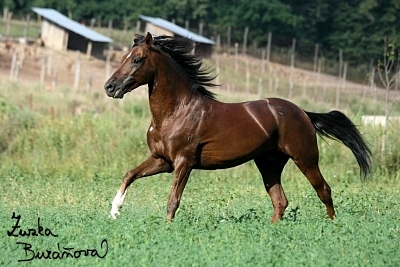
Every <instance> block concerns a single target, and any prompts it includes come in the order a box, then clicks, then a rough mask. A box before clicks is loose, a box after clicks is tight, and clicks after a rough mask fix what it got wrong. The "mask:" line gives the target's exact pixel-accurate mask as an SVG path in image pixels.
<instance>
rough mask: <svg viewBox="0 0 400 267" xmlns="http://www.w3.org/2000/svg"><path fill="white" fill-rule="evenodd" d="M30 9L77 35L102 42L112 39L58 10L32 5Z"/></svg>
mask: <svg viewBox="0 0 400 267" xmlns="http://www.w3.org/2000/svg"><path fill="white" fill-rule="evenodd" d="M32 10H33V11H34V12H36V13H37V14H39V15H40V16H42V17H44V18H46V19H48V20H50V21H52V22H53V23H55V24H57V25H59V26H60V27H62V28H65V29H67V30H70V31H72V32H74V33H76V34H78V35H81V36H83V37H85V38H86V39H89V40H91V41H93V42H103V43H111V42H113V40H112V39H111V38H108V37H107V36H104V35H102V34H100V33H98V32H96V31H94V30H92V29H90V28H88V27H86V26H84V25H82V24H80V23H78V22H76V21H74V20H72V19H70V18H68V17H66V16H64V15H63V14H61V13H60V12H58V11H56V10H54V9H50V8H38V7H32Z"/></svg>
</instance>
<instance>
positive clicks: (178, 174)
mask: <svg viewBox="0 0 400 267" xmlns="http://www.w3.org/2000/svg"><path fill="white" fill-rule="evenodd" d="M191 171H192V168H191V166H189V164H188V162H187V161H186V159H181V160H179V161H176V162H175V173H174V181H173V183H172V188H171V193H170V195H169V199H168V205H167V220H172V219H173V218H174V217H175V213H176V210H177V209H178V207H179V203H180V201H181V197H182V193H183V190H184V189H185V186H186V183H187V180H188V179H189V175H190V172H191Z"/></svg>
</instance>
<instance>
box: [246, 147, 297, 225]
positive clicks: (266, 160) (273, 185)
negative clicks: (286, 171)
mask: <svg viewBox="0 0 400 267" xmlns="http://www.w3.org/2000/svg"><path fill="white" fill-rule="evenodd" d="M288 159H289V157H288V156H287V155H285V154H283V153H282V152H280V151H277V150H274V151H267V152H266V153H263V154H261V155H260V156H258V157H257V158H255V159H254V162H255V163H256V165H257V168H258V170H259V171H260V173H261V175H262V178H263V182H264V186H265V189H266V190H267V192H268V194H269V196H270V197H271V201H272V205H273V207H274V215H273V216H272V219H271V222H276V221H277V220H279V219H281V218H282V216H283V214H284V212H285V209H286V207H287V206H288V200H287V198H286V196H285V192H284V191H283V188H282V184H281V175H282V171H283V168H284V167H285V164H286V163H287V161H288Z"/></svg>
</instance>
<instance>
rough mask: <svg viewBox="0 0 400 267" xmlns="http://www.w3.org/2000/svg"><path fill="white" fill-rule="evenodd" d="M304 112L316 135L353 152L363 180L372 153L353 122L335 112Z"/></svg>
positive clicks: (369, 165)
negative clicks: (342, 145)
mask: <svg viewBox="0 0 400 267" xmlns="http://www.w3.org/2000/svg"><path fill="white" fill-rule="evenodd" d="M305 112H306V114H307V115H308V117H309V118H310V120H311V123H312V124H313V125H314V128H315V130H316V131H317V133H318V134H320V135H321V136H325V137H328V138H331V139H334V140H337V141H340V142H342V143H343V144H344V145H345V146H347V147H348V148H349V149H350V150H351V152H353V154H354V156H355V157H356V159H357V162H358V165H359V166H360V172H361V175H362V177H363V178H365V177H366V176H367V174H368V173H369V172H370V170H371V158H372V153H371V150H370V149H369V148H368V145H367V143H366V142H365V140H364V138H363V137H362V135H361V134H360V132H359V131H358V130H357V127H356V126H355V125H354V124H353V122H352V121H351V120H350V119H349V118H348V117H346V115H344V114H343V113H341V112H339V111H337V110H334V111H331V112H329V113H313V112H307V111H305Z"/></svg>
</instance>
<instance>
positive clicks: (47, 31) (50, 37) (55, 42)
mask: <svg viewBox="0 0 400 267" xmlns="http://www.w3.org/2000/svg"><path fill="white" fill-rule="evenodd" d="M40 37H41V38H42V40H43V42H44V45H45V46H46V47H52V48H54V49H55V50H66V48H67V46H66V43H67V41H68V32H67V31H65V29H63V28H61V27H59V26H57V25H56V24H54V23H52V22H49V21H48V20H43V21H42V27H41V32H40Z"/></svg>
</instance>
